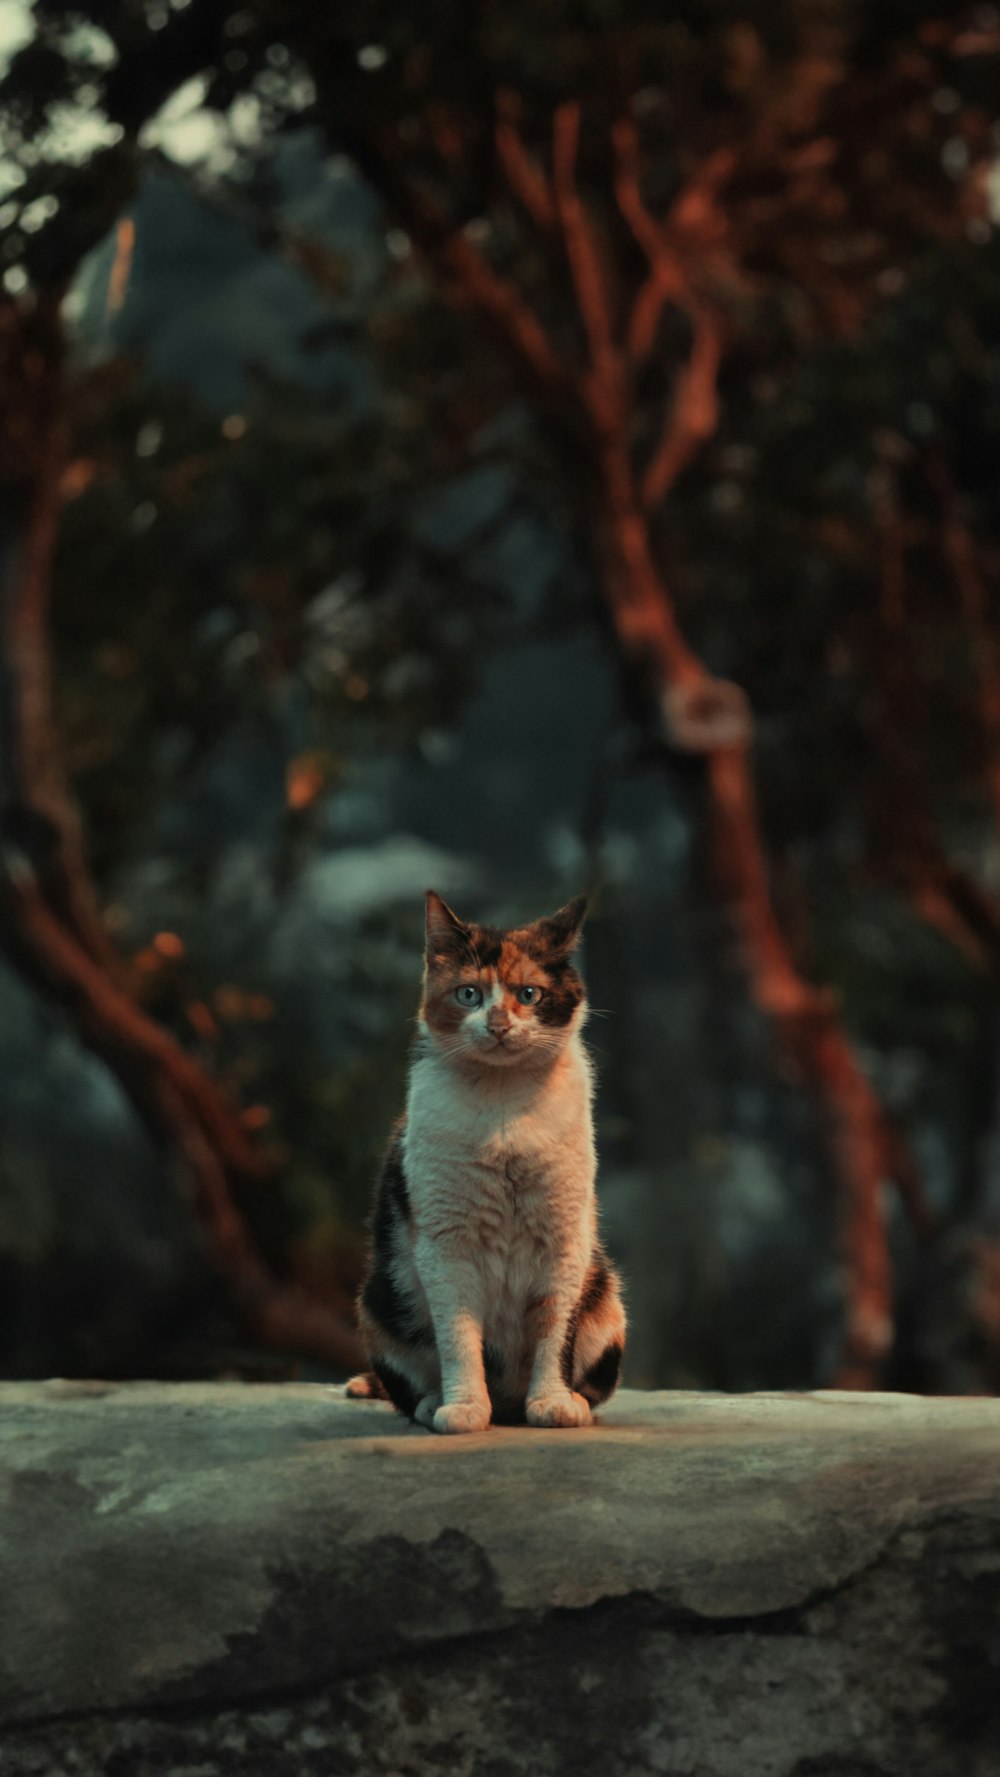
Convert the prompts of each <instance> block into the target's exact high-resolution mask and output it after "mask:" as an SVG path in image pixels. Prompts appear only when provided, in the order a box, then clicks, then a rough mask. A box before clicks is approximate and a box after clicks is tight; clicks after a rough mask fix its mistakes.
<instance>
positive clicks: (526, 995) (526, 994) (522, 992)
mask: <svg viewBox="0 0 1000 1777" xmlns="http://www.w3.org/2000/svg"><path fill="white" fill-rule="evenodd" d="M544 992H545V989H544V987H519V988H518V990H517V997H518V1000H519V1001H520V1003H521V1005H522V1006H535V1005H537V1004H538V1001H539V1000H540V999H541V997H542V994H543V993H544Z"/></svg>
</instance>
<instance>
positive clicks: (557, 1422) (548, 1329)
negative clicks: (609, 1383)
mask: <svg viewBox="0 0 1000 1777" xmlns="http://www.w3.org/2000/svg"><path fill="white" fill-rule="evenodd" d="M574 1284H575V1287H572V1288H570V1289H566V1288H565V1287H564V1288H563V1289H562V1290H561V1291H560V1292H559V1293H558V1294H552V1295H548V1296H544V1297H539V1298H537V1299H536V1300H535V1301H534V1302H533V1303H532V1304H531V1308H530V1312H529V1322H530V1333H529V1337H531V1338H532V1339H533V1340H534V1341H535V1351H534V1359H533V1361H532V1366H531V1378H530V1381H529V1383H528V1398H527V1402H526V1403H525V1409H524V1416H525V1418H526V1419H527V1421H528V1424H529V1425H548V1426H575V1425H587V1424H588V1422H589V1420H590V1404H589V1402H588V1401H587V1400H586V1399H585V1398H584V1396H583V1395H582V1394H578V1393H576V1392H575V1391H574V1390H573V1389H572V1388H571V1387H570V1386H569V1383H568V1381H567V1378H566V1374H565V1370H564V1362H563V1359H564V1353H565V1352H566V1350H567V1349H568V1348H570V1347H571V1343H572V1336H573V1335H572V1324H573V1314H574V1311H575V1309H576V1305H577V1302H578V1300H579V1294H580V1286H579V1282H578V1280H574Z"/></svg>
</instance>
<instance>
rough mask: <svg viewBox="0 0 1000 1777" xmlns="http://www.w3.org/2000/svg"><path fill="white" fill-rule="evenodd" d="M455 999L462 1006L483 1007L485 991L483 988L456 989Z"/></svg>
mask: <svg viewBox="0 0 1000 1777" xmlns="http://www.w3.org/2000/svg"><path fill="white" fill-rule="evenodd" d="M455 998H456V999H457V1001H458V1003H459V1005H460V1006H481V1005H482V1003H483V990H482V988H481V987H456V989H455Z"/></svg>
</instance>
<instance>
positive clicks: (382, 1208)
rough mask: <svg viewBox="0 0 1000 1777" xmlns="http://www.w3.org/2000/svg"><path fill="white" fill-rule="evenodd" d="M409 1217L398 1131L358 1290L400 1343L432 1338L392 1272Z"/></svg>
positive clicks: (384, 1174) (379, 1194)
mask: <svg viewBox="0 0 1000 1777" xmlns="http://www.w3.org/2000/svg"><path fill="white" fill-rule="evenodd" d="M409 1219H410V1194H409V1191H408V1190H407V1185H406V1173H405V1172H404V1170H403V1156H402V1149H401V1142H400V1136H399V1134H397V1135H396V1137H395V1139H394V1141H393V1143H392V1146H391V1147H390V1149H389V1151H388V1153H387V1154H386V1157H385V1164H384V1165H383V1167H382V1176H381V1178H380V1179H379V1184H378V1192H377V1194H376V1198H375V1214H374V1219H373V1222H372V1264H371V1270H370V1271H369V1273H368V1277H367V1279H366V1280H365V1285H364V1288H363V1290H362V1292H361V1300H362V1303H363V1304H364V1307H365V1308H366V1310H367V1311H368V1313H369V1314H370V1315H371V1317H372V1319H373V1320H376V1321H378V1324H379V1326H380V1327H382V1329H383V1331H385V1332H386V1333H389V1334H390V1335H391V1337H392V1338H394V1339H398V1340H399V1342H400V1344H401V1345H426V1344H428V1343H429V1342H430V1340H431V1339H432V1338H433V1333H432V1331H431V1329H430V1327H429V1326H427V1325H425V1324H424V1322H423V1321H422V1319H421V1317H420V1313H419V1309H418V1307H417V1305H416V1304H415V1303H414V1302H412V1301H411V1300H410V1299H409V1298H408V1297H407V1296H406V1295H405V1294H404V1293H403V1291H402V1290H401V1289H400V1287H399V1285H398V1284H397V1282H396V1279H395V1277H394V1276H393V1272H392V1260H393V1255H394V1253H395V1251H396V1242H397V1239H398V1237H399V1231H400V1229H402V1230H403V1232H404V1238H405V1228H406V1224H407V1222H408V1221H409Z"/></svg>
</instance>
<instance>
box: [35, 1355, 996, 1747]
mask: <svg viewBox="0 0 1000 1777" xmlns="http://www.w3.org/2000/svg"><path fill="white" fill-rule="evenodd" d="M0 1601H2V1609H0V1773H2V1777H22V1774H27V1773H34V1774H37V1777H43V1774H45V1777H47V1774H49V1773H52V1774H53V1777H54V1774H55V1773H56V1772H58V1773H60V1774H61V1777H70V1774H71V1773H72V1774H77V1773H78V1774H80V1777H97V1774H98V1773H100V1774H101V1777H105V1774H108V1777H143V1773H145V1772H147V1771H148V1772H150V1773H152V1772H157V1773H160V1772H162V1773H167V1772H171V1773H174V1774H175V1777H196V1774H198V1777H212V1774H214V1773H216V1772H219V1773H223V1772H225V1773H228V1772H239V1773H243V1774H253V1773H256V1772H260V1773H267V1777H284V1774H285V1773H288V1774H289V1777H292V1774H294V1777H333V1774H336V1777H341V1774H342V1773H343V1774H344V1777H349V1774H350V1777H353V1774H354V1773H357V1774H359V1777H360V1774H362V1773H365V1774H367V1773H372V1774H373V1777H376V1774H378V1777H382V1774H385V1777H390V1774H391V1777H408V1774H410V1773H413V1774H416V1773H420V1772H424V1771H433V1770H439V1769H440V1770H443V1771H448V1772H458V1773H469V1774H470V1777H479V1774H480V1773H481V1774H482V1777H508V1774H509V1777H513V1773H515V1772H522V1771H526V1772H529V1773H530V1774H531V1777H535V1774H538V1777H544V1774H546V1773H549V1772H551V1773H562V1772H571V1771H574V1772H575V1771H577V1770H583V1769H588V1768H589V1769H594V1770H598V1771H600V1772H601V1773H602V1777H618V1774H619V1773H620V1774H621V1777H626V1774H628V1777H640V1774H644V1773H646V1772H649V1773H653V1772H657V1773H668V1774H671V1777H771V1774H774V1777H895V1774H896V1773H900V1774H902V1773H906V1777H910V1774H911V1773H912V1772H913V1771H915V1770H919V1771H920V1772H921V1774H922V1777H995V1774H996V1772H997V1771H998V1770H1000V1401H992V1400H977V1399H962V1400H940V1399H937V1400H922V1399H919V1398H917V1397H913V1396H905V1395H861V1396H858V1395H855V1396H851V1395H841V1394H811V1395H751V1396H724V1395H693V1394H679V1393H678V1394H648V1395H647V1394H638V1393H629V1392H624V1393H622V1394H621V1395H619V1396H618V1398H617V1399H616V1400H615V1401H614V1402H613V1403H612V1404H611V1406H609V1407H608V1408H607V1409H605V1410H604V1411H603V1412H602V1414H601V1418H600V1423H599V1424H598V1425H595V1426H594V1427H593V1428H592V1429H590V1430H587V1431H583V1432H579V1431H577V1432H572V1431H551V1432H546V1431H532V1430H528V1429H507V1428H504V1429H500V1428H497V1429H492V1430H490V1431H489V1432H486V1433H483V1434H482V1435H479V1436H474V1437H467V1438H455V1439H447V1438H438V1437H434V1436H433V1435H431V1434H429V1433H426V1432H424V1431H422V1430H418V1429H416V1428H413V1427H410V1426H408V1425H406V1424H405V1423H404V1422H403V1421H401V1420H400V1419H398V1418H397V1417H396V1416H395V1415H393V1414H392V1413H391V1411H390V1410H389V1409H388V1408H387V1407H385V1406H382V1405H378V1404H374V1403H362V1402H348V1401H346V1400H345V1399H344V1398H343V1391H342V1390H340V1389H332V1388H326V1387H321V1386H308V1385H301V1386H296V1385H285V1386H280V1387H246V1386H242V1385H237V1384H218V1385H212V1386H201V1385H188V1384H180V1385H161V1384H129V1385H117V1384H98V1383H93V1384H87V1383H62V1382H52V1383H46V1384H38V1383H26V1384H5V1385H0Z"/></svg>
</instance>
